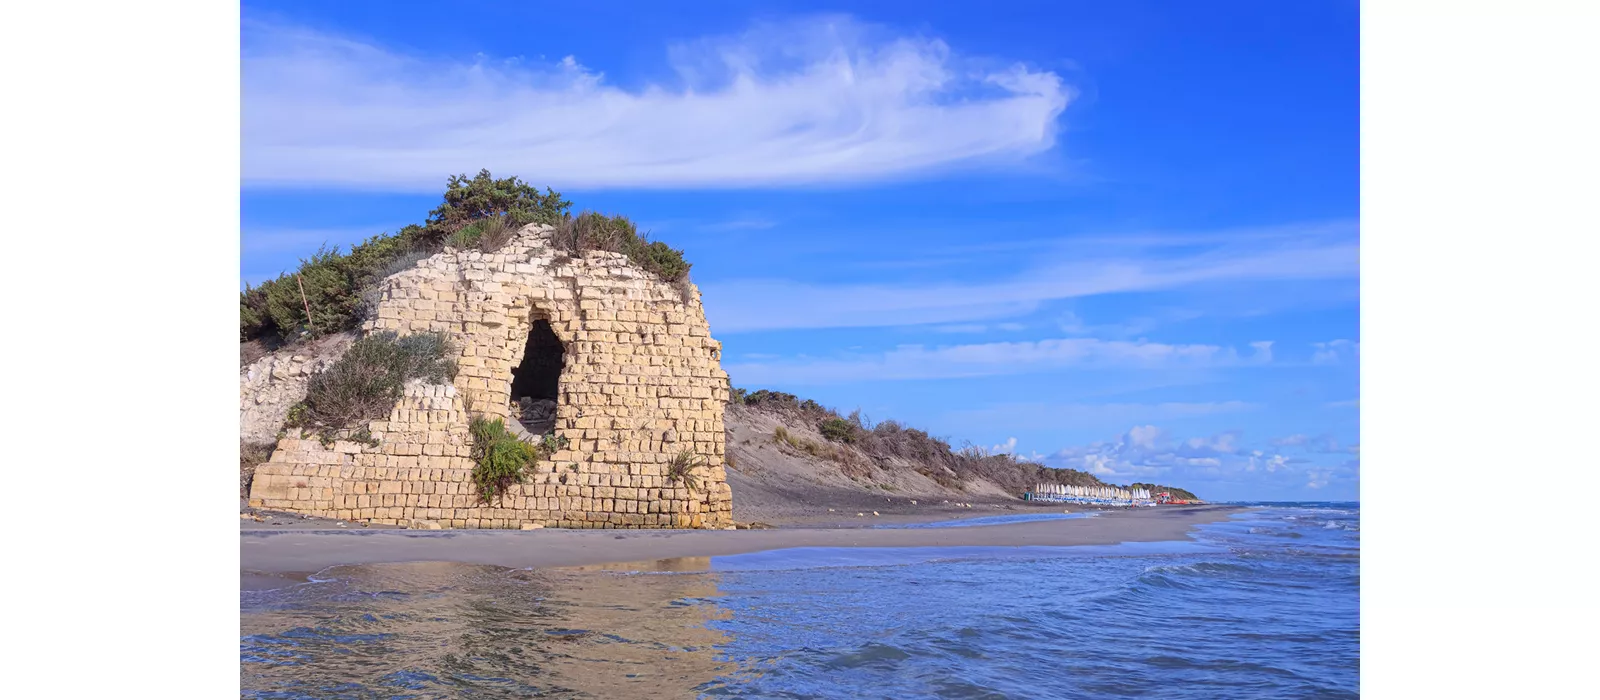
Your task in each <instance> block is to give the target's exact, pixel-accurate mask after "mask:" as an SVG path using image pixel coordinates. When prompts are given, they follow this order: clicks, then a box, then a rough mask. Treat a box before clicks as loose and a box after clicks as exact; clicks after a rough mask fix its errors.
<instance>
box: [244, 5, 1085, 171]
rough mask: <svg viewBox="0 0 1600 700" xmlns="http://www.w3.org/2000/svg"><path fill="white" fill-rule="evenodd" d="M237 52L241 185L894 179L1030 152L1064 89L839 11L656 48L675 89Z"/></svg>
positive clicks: (556, 69)
mask: <svg viewBox="0 0 1600 700" xmlns="http://www.w3.org/2000/svg"><path fill="white" fill-rule="evenodd" d="M529 37H530V42H529V45H528V47H527V51H528V52H530V53H534V54H537V52H538V51H539V49H540V47H539V45H538V41H537V37H538V33H537V32H532V33H530V34H529ZM242 48H243V52H242V53H243V56H242V88H243V96H244V102H243V134H242V136H243V143H244V150H243V152H244V158H243V180H244V183H245V185H246V186H324V187H326V186H334V187H340V186H342V187H351V188H371V189H388V190H410V191H434V190H437V188H438V187H439V185H440V178H441V177H443V176H444V175H446V174H450V173H456V172H463V171H476V170H477V169H478V168H480V167H488V168H489V169H491V170H494V171H497V172H508V173H515V174H517V175H519V176H521V177H523V178H524V179H527V180H531V181H533V182H536V183H541V184H542V183H551V184H552V185H555V186H557V187H566V188H597V187H614V186H626V187H751V186H763V185H782V184H794V183H818V182H838V181H860V180H877V179H886V178H897V177H903V176H907V175H912V174H916V173H921V172H925V171H930V170H938V169H944V168H949V167H954V166H960V165H971V164H978V163H984V162H992V161H1004V162H1015V161H1016V160H1017V159H1019V158H1023V157H1026V156H1028V155H1030V154H1035V153H1039V152H1041V151H1045V150H1048V149H1050V148H1051V147H1052V146H1053V145H1054V144H1055V138H1056V133H1057V117H1058V116H1059V115H1060V114H1061V112H1062V110H1064V109H1065V108H1066V105H1067V103H1068V101H1069V100H1070V99H1071V97H1072V93H1071V90H1070V88H1068V87H1067V86H1066V85H1064V84H1063V82H1062V80H1061V78H1060V77H1059V76H1057V75H1056V74H1054V73H1051V72H1047V71H1038V70H1032V69H1029V68H1027V67H1024V66H1022V65H1020V64H1015V63H1005V62H996V61H992V60H987V59H981V58H978V57H971V56H966V55H963V54H961V53H958V52H957V51H955V50H954V49H952V48H951V47H950V46H949V45H947V44H945V43H944V42H943V41H940V40H938V39H933V38H923V37H914V36H897V35H893V34H890V33H888V32H887V31H886V30H884V29H881V28H877V27H872V26H868V25H865V24H862V23H860V22H857V21H855V20H853V19H851V18H849V17H845V16H833V17H821V18H811V19H806V20H797V21H795V22H791V23H787V24H765V25H758V26H756V27H754V28H752V29H750V30H749V31H747V32H745V33H743V34H739V35H735V36H727V37H713V38H708V39H703V40H699V41H695V42H689V43H684V44H679V45H675V46H671V47H668V57H667V58H668V60H669V61H670V63H671V65H672V68H673V70H674V71H675V72H676V74H677V76H678V82H677V83H676V84H673V85H661V84H657V85H649V86H645V87H640V88H636V89H627V88H623V87H619V86H617V85H614V84H611V83H609V82H608V81H607V80H606V76H605V75H604V74H603V73H602V72H600V71H597V70H594V69H591V68H589V67H586V66H584V65H582V64H581V63H580V62H579V61H578V59H577V58H575V57H572V56H568V57H566V58H563V59H561V60H560V61H556V62H549V63H545V64H544V65H538V64H535V63H533V62H528V61H522V60H498V61H493V60H489V59H484V58H479V59H476V60H470V61H467V60H441V59H437V58H426V57H420V56H413V55H407V54H404V53H400V52H398V51H395V50H391V49H389V48H386V47H383V46H379V45H376V44H373V43H367V42H363V41H358V40H355V39H351V38H346V37H340V36H334V35H329V34H325V33H319V32H316V31H312V30H308V29H304V28H297V27H289V26H283V25H276V24H263V23H259V22H249V23H246V25H245V28H244V33H243V36H242Z"/></svg>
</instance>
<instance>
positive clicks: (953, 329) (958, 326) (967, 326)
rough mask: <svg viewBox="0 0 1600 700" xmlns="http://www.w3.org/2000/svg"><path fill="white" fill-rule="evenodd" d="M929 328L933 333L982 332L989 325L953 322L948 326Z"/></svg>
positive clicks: (986, 329) (987, 328)
mask: <svg viewBox="0 0 1600 700" xmlns="http://www.w3.org/2000/svg"><path fill="white" fill-rule="evenodd" d="M929 330H931V331H933V332H935V333H983V332H985V331H988V330H989V327H988V326H985V325H983V324H981V323H953V324H950V325H948V326H934V327H933V328H930V329H929Z"/></svg>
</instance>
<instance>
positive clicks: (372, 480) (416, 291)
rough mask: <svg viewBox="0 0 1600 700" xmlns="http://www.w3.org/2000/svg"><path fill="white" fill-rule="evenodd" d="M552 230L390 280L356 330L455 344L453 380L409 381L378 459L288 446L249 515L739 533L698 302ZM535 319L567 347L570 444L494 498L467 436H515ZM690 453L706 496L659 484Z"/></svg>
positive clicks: (716, 351)
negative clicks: (516, 378)
mask: <svg viewBox="0 0 1600 700" xmlns="http://www.w3.org/2000/svg"><path fill="white" fill-rule="evenodd" d="M548 234H549V228H548V227H538V226H530V227H527V228H524V229H523V230H522V231H521V232H519V233H518V234H517V235H516V236H515V237H514V238H513V239H512V241H511V242H510V243H509V244H508V245H506V246H505V247H504V248H502V249H501V250H500V251H498V252H495V253H492V254H490V253H482V252H478V251H464V252H462V251H454V250H446V251H445V252H443V253H440V254H437V255H434V256H432V257H430V258H428V259H427V260H424V261H422V262H420V263H418V266H417V267H414V268H412V269H410V270H406V271H404V272H401V273H399V274H396V275H394V276H392V277H390V278H388V279H387V280H385V281H384V283H383V286H382V291H381V294H382V296H381V301H380V302H379V305H378V309H377V313H376V318H374V319H373V320H371V321H369V322H368V323H367V324H366V327H365V328H364V330H366V331H368V332H372V331H382V330H392V331H396V332H398V333H400V334H401V335H405V334H408V333H415V332H425V331H442V332H444V333H446V334H448V335H449V336H450V337H451V338H452V339H453V341H454V342H455V344H456V347H457V348H458V349H459V350H460V352H461V355H460V357H459V358H458V361H459V363H460V372H459V373H458V374H457V376H456V379H455V381H454V383H453V384H450V385H428V384H423V383H420V382H412V383H411V384H409V385H407V387H406V390H405V397H404V398H403V399H402V400H401V401H400V402H399V404H398V405H397V406H396V407H395V409H394V411H393V412H392V413H391V414H390V416H389V418H388V420H384V421H375V422H373V423H371V424H370V425H369V426H368V428H369V430H370V431H371V433H372V435H373V437H374V438H375V439H377V440H378V446H377V447H371V446H368V445H366V444H362V443H357V442H351V441H344V440H340V441H336V442H335V443H333V444H332V445H331V446H327V447H324V446H323V445H322V444H321V443H320V442H319V441H318V440H316V439H315V438H311V437H307V438H305V439H301V438H299V437H298V436H291V437H287V438H285V439H282V440H280V441H279V443H278V447H277V449H276V450H275V451H274V452H273V455H272V458H271V461H270V462H269V463H267V464H264V465H262V466H261V467H259V468H258V469H257V470H256V473H255V479H254V482H253V484H252V487H251V492H250V502H251V505H253V506H256V507H262V508H269V509H274V510H286V511H292V512H299V513H306V514H312V515H319V516H326V517H334V518H340V519H345V520H354V521H370V522H378V523H391V524H406V525H411V526H414V527H427V528H516V527H525V526H548V527H575V528H658V527H678V528H682V527H693V528H702V527H706V528H722V527H731V526H732V518H731V511H732V505H731V500H730V499H731V493H730V490H729V488H728V485H727V482H726V474H725V471H724V468H723V459H724V455H725V445H724V432H723V425H722V414H723V407H724V406H725V405H726V403H727V400H728V378H727V375H726V374H725V373H724V372H723V371H722V369H721V367H720V365H719V356H720V354H721V345H720V344H719V343H718V342H717V341H715V340H713V339H712V338H711V335H710V332H709V329H708V328H707V325H706V321H705V315H704V311H703V308H702V306H701V304H700V300H699V292H698V290H696V289H694V288H693V287H692V286H688V287H687V288H686V289H685V290H684V291H680V290H679V288H678V287H676V286H674V285H671V284H667V283H663V282H660V281H659V280H657V279H655V278H654V277H652V276H650V275H649V274H648V273H645V272H643V271H641V270H640V269H638V268H637V267H635V266H633V265H632V264H631V263H629V262H628V261H627V259H626V257H624V256H622V255H620V254H616V253H603V252H594V253H588V254H586V255H584V256H583V257H568V256H566V255H564V254H562V253H561V252H559V251H556V250H554V249H552V248H551V247H550V246H549V245H548V244H547V241H548ZM686 297H687V300H686V299H685V298H686ZM686 301H687V303H686ZM538 319H545V320H547V321H549V323H550V326H551V328H552V329H553V330H554V331H555V333H556V335H557V336H558V337H559V338H560V340H561V341H562V343H563V345H564V347H565V362H564V366H563V369H562V372H561V377H560V397H559V399H558V405H557V408H556V428H555V432H556V434H558V435H560V436H563V437H566V438H567V439H568V441H569V446H568V448H567V449H564V450H561V451H558V452H556V453H555V454H554V455H552V457H551V459H549V460H546V461H542V462H540V463H538V465H537V466H536V468H535V469H534V474H533V476H532V478H531V479H530V480H529V481H528V482H527V483H524V484H521V485H518V486H516V487H513V488H512V490H511V492H510V493H509V494H507V496H506V497H505V498H504V499H503V501H502V502H496V503H493V504H484V503H482V502H480V501H479V499H478V495H477V493H476V491H475V490H474V488H473V485H472V481H471V473H472V468H473V461H472V459H471V456H470V455H471V450H472V438H471V435H470V434H469V432H468V424H469V421H470V420H471V418H472V417H473V416H477V415H484V416H488V417H496V416H498V417H502V418H504V419H505V421H506V425H507V426H508V427H511V426H517V425H518V424H517V423H516V420H515V417H514V409H513V408H512V406H511V404H510V388H511V380H512V369H513V368H515V367H516V366H517V365H518V364H519V363H520V362H521V360H522V353H523V348H524V347H525V344H526V342H527V338H528V334H529V331H530V329H531V328H532V325H533V323H534V321H535V320H538ZM519 427H520V426H519ZM684 451H692V452H694V453H695V455H697V456H698V457H699V458H700V460H701V463H702V466H700V467H698V468H696V469H695V470H694V471H693V472H691V474H692V475H693V476H694V479H693V480H694V481H695V482H697V484H695V485H696V486H697V488H693V489H691V488H689V487H688V486H689V485H688V484H685V483H682V482H675V481H673V480H672V479H669V478H668V476H667V463H668V462H669V461H670V460H671V459H672V458H673V457H674V456H675V455H678V454H679V453H680V452H684Z"/></svg>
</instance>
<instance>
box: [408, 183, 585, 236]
mask: <svg viewBox="0 0 1600 700" xmlns="http://www.w3.org/2000/svg"><path fill="white" fill-rule="evenodd" d="M571 207H572V202H569V201H567V200H565V199H562V198H561V193H559V192H556V191H554V190H552V189H550V188H548V187H546V188H545V190H544V194H540V193H539V190H538V189H537V188H535V187H533V186H532V185H529V184H528V183H526V182H522V181H521V180H518V179H517V178H516V177H508V178H503V179H499V180H496V179H495V178H494V176H493V175H490V174H489V171H488V170H480V171H478V174H477V175H475V176H473V177H472V178H470V179H469V178H468V177H467V176H466V175H464V174H463V175H451V176H450V179H449V181H448V183H447V185H446V187H445V191H444V203H442V204H440V205H439V206H438V207H437V208H435V209H434V210H433V211H431V212H428V223H427V225H426V226H425V227H424V229H425V233H424V237H423V238H424V240H425V241H426V242H428V243H430V244H433V245H442V244H443V243H445V242H446V241H447V240H449V238H450V237H451V236H452V235H454V234H455V233H456V232H458V231H460V230H462V229H464V228H466V227H467V226H469V225H472V224H473V223H475V222H478V221H480V220H483V219H491V218H504V219H505V220H506V221H507V223H508V224H509V225H511V227H512V229H513V230H515V229H518V228H521V227H523V226H526V225H528V224H551V225H555V224H559V223H561V222H562V221H563V220H565V219H566V218H567V211H568V209H570V208H571Z"/></svg>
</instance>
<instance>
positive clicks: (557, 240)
mask: <svg viewBox="0 0 1600 700" xmlns="http://www.w3.org/2000/svg"><path fill="white" fill-rule="evenodd" d="M550 241H551V244H552V245H554V246H555V247H557V248H559V249H561V250H563V251H566V252H567V253H568V254H571V255H582V254H584V253H587V252H589V251H593V250H599V251H606V252H611V253H622V254H623V255H626V256H628V260H630V261H632V262H633V264H635V265H638V266H639V267H641V268H643V269H644V271H645V272H648V273H650V274H652V275H654V276H656V278H658V279H660V280H661V281H663V282H682V281H685V280H687V279H688V277H689V267H690V265H689V262H688V261H686V260H684V259H683V251H681V250H678V249H676V248H673V247H672V246H669V245H667V244H665V243H662V242H661V241H652V240H650V239H649V237H648V236H643V235H640V234H639V229H638V227H637V226H635V225H634V223H633V222H632V221H630V220H629V219H628V217H625V216H606V215H605V214H600V213H596V212H592V211H586V212H583V213H580V214H578V215H577V216H574V217H567V218H564V219H562V221H561V222H560V223H558V224H556V230H555V233H554V234H552V235H551V238H550Z"/></svg>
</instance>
